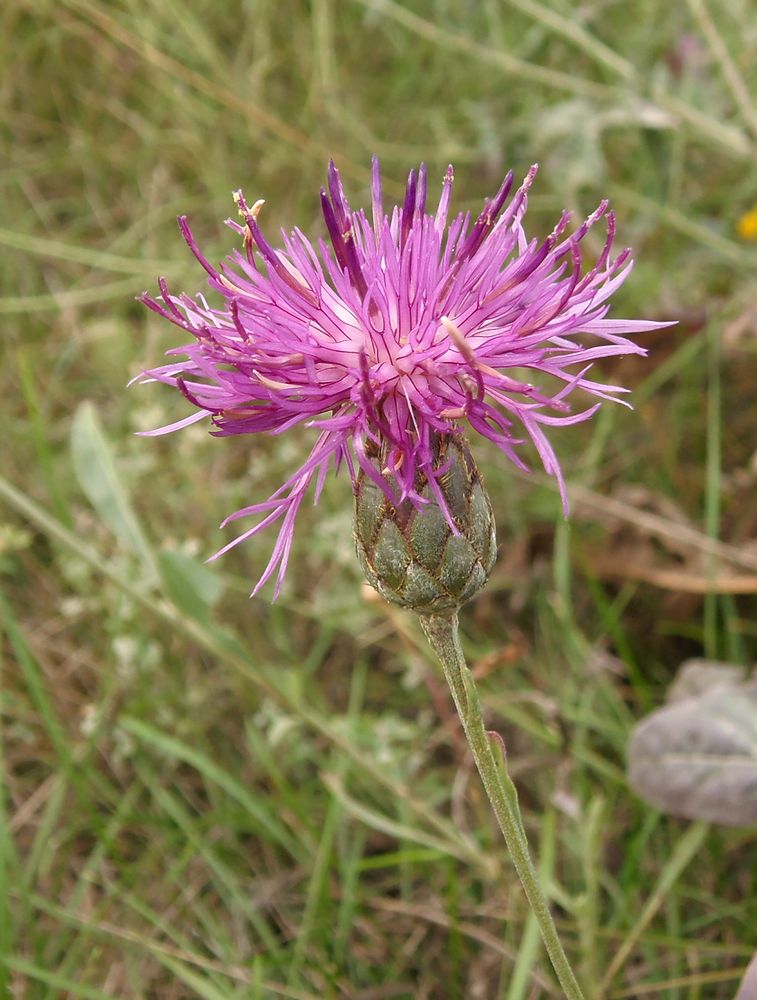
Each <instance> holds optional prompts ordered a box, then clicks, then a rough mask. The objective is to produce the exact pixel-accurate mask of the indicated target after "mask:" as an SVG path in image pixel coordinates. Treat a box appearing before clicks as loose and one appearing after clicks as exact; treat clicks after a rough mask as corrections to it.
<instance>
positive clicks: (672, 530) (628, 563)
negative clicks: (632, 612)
mask: <svg viewBox="0 0 757 1000" xmlns="http://www.w3.org/2000/svg"><path fill="white" fill-rule="evenodd" d="M618 504H621V505H623V507H626V508H633V509H635V510H636V511H638V512H639V513H640V514H644V513H646V514H647V515H648V520H649V523H647V520H645V519H644V518H643V517H639V518H638V519H637V520H636V522H635V523H629V521H628V520H627V519H621V518H619V517H618V516H617V515H616V512H615V507H616V506H617V505H618ZM599 519H600V520H601V521H602V522H603V523H604V524H605V525H606V527H607V529H608V535H609V537H608V539H607V543H606V544H604V545H602V546H596V547H593V548H591V549H588V550H587V551H586V553H585V558H586V561H587V563H588V565H589V567H590V569H591V571H592V572H593V573H594V574H596V576H597V577H599V578H600V579H603V580H623V581H625V580H638V581H641V582H643V583H649V584H652V586H655V587H659V588H660V589H661V590H670V591H675V592H678V593H685V594H708V593H719V594H755V593H757V573H754V572H743V571H739V570H737V569H735V568H734V564H738V562H740V563H741V564H742V565H743V563H744V562H747V564H748V565H751V563H752V559H755V560H756V561H757V551H755V552H754V555H753V557H752V558H749V557H750V555H751V553H750V551H749V546H744V547H743V548H742V550H741V553H740V555H741V558H740V559H739V560H738V562H737V560H736V559H734V560H733V562H731V560H730V559H728V558H727V554H729V553H727V549H726V547H725V546H723V545H722V543H721V544H720V545H719V547H718V548H719V550H718V551H715V550H711V551H707V550H706V547H705V546H703V545H700V544H694V543H693V539H694V536H695V535H698V534H699V532H697V529H696V528H695V527H694V526H693V525H692V524H690V523H689V522H688V520H687V518H686V516H685V515H684V514H683V512H682V511H681V510H679V508H678V507H677V506H676V505H675V504H674V503H672V501H671V500H669V499H668V498H666V497H660V496H657V495H656V494H654V493H652V492H651V491H650V490H648V489H646V488H645V487H643V486H632V487H624V488H622V489H621V490H619V491H618V493H617V494H616V496H615V497H613V498H608V500H607V504H606V507H605V510H604V511H603V512H600V513H599ZM663 519H664V521H663V523H664V524H667V526H668V530H667V531H661V530H659V525H658V523H657V522H658V521H662V520H663ZM702 537H704V536H702ZM707 541H709V539H707ZM745 555H746V556H747V559H746V560H744V556H745Z"/></svg>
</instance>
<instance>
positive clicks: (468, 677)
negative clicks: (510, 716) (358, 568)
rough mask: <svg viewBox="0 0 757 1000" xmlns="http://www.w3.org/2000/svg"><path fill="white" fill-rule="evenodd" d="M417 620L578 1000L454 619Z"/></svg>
mask: <svg viewBox="0 0 757 1000" xmlns="http://www.w3.org/2000/svg"><path fill="white" fill-rule="evenodd" d="M419 618H420V622H421V627H422V628H423V631H424V632H425V633H426V638H427V639H428V641H429V642H430V643H431V647H432V649H433V650H434V652H435V653H436V655H437V656H438V657H439V660H440V662H441V665H442V669H443V670H444V676H445V678H446V679H447V684H448V685H449V688H450V691H451V692H452V697H453V699H454V701H455V707H456V708H457V714H458V715H459V716H460V721H461V722H462V724H463V729H464V730H465V735H466V738H467V740H468V745H469V746H470V748H471V751H472V753H473V758H474V760H475V761H476V767H477V768H478V772H479V774H480V775H481V780H482V781H483V783H484V788H485V789H486V794H487V796H488V797H489V801H490V802H491V805H492V809H493V810H494V814H495V816H496V817H497V822H498V823H499V827H500V829H501V830H502V833H503V835H504V838H505V843H506V844H507V849H508V851H509V852H510V857H511V858H512V862H513V864H514V865H515V870H516V872H517V873H518V878H519V879H520V881H521V884H522V886H523V889H524V890H525V893H526V896H527V898H528V902H529V904H530V906H531V909H532V911H533V914H534V916H535V917H536V921H537V923H538V924H539V930H540V932H541V936H542V940H543V941H544V946H545V948H546V949H547V954H548V955H549V958H550V961H551V962H552V965H553V967H554V970H555V972H556V973H557V978H558V979H559V980H560V985H561V986H562V988H563V991H564V992H565V996H566V997H568V1000H583V994H582V992H581V988H580V986H579V985H578V982H577V981H576V977H575V976H574V974H573V970H572V969H571V967H570V964H569V962H568V959H567V957H566V955H565V952H564V951H563V947H562V945H561V944H560V939H559V937H558V936H557V928H556V927H555V924H554V921H553V920H552V914H551V913H550V911H549V905H548V903H547V899H546V896H545V895H544V893H543V891H542V889H541V886H540V885H539V877H538V875H537V872H536V869H535V867H534V863H533V861H532V860H531V855H530V854H529V851H528V841H527V839H526V832H525V830H524V828H523V821H522V819H521V814H520V808H519V806H518V793H517V791H516V789H515V785H514V784H513V782H512V780H511V778H510V775H509V774H508V773H507V762H506V760H505V755H504V754H497V757H495V755H494V753H493V751H492V746H491V742H490V738H489V736H488V734H487V732H486V729H485V728H484V720H483V718H482V716H481V705H480V703H479V700H478V691H477V690H476V685H475V683H474V681H473V676H472V674H471V672H470V670H469V669H468V666H467V664H466V662H465V656H464V654H463V650H462V647H461V646H460V639H459V636H458V630H457V613H456V612H454V613H453V614H451V615H448V616H447V615H428V616H427V615H419ZM497 758H499V761H498V760H497Z"/></svg>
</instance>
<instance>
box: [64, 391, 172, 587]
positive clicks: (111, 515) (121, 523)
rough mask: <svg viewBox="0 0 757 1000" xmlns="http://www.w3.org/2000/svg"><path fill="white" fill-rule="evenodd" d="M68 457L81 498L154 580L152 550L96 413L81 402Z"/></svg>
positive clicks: (72, 429)
mask: <svg viewBox="0 0 757 1000" xmlns="http://www.w3.org/2000/svg"><path fill="white" fill-rule="evenodd" d="M71 456H72V460H73V467H74V472H75V473H76V478H77V479H78V481H79V485H80V486H81V488H82V491H83V492H84V495H85V496H86V497H87V499H88V500H89V502H90V503H91V504H92V506H93V507H94V508H95V510H96V511H97V513H98V514H99V515H100V517H101V518H102V520H103V522H104V523H105V524H106V525H107V526H108V528H109V529H110V530H111V531H112V532H113V534H114V535H115V536H116V538H117V539H118V540H119V542H120V543H121V544H122V545H123V546H124V548H127V549H129V550H130V551H131V552H133V553H134V555H136V556H138V557H139V558H140V559H141V560H142V561H143V563H144V564H145V568H146V569H148V570H149V576H150V578H151V579H153V580H154V579H155V578H156V577H157V572H156V569H155V560H154V557H153V554H152V551H151V549H150V546H149V545H148V543H147V540H146V538H145V536H144V534H143V532H142V529H141V528H140V526H139V522H138V520H137V517H136V515H135V513H134V510H133V508H132V506H131V502H130V500H129V495H128V492H127V490H126V488H125V486H124V484H123V482H122V480H121V478H120V476H119V475H118V471H117V468H116V462H115V459H114V456H113V451H112V448H111V446H110V444H109V442H108V440H107V438H106V437H105V434H104V433H103V429H102V424H101V423H100V418H99V417H98V415H97V410H96V409H95V407H94V406H93V405H92V403H90V402H84V403H81V404H80V406H79V407H78V409H77V411H76V413H75V414H74V419H73V421H72V423H71Z"/></svg>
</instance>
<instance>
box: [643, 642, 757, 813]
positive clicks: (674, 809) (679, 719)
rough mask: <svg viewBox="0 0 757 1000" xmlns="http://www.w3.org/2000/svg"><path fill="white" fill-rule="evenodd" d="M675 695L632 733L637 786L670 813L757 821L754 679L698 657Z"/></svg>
mask: <svg viewBox="0 0 757 1000" xmlns="http://www.w3.org/2000/svg"><path fill="white" fill-rule="evenodd" d="M692 691H693V692H695V693H689V692H692ZM671 695H672V697H671V701H670V703H669V704H668V705H666V706H665V707H664V708H660V709H658V710H657V711H656V712H652V714H651V715H648V716H647V717H646V718H645V719H642V721H641V722H639V723H638V724H637V725H636V727H635V728H634V730H633V733H632V734H631V740H630V743H629V748H628V777H629V781H630V783H631V786H632V787H633V789H634V791H636V793H637V794H638V795H639V796H640V797H641V798H643V799H644V800H645V801H646V802H649V803H650V804H651V805H653V806H656V807H657V808H658V809H661V810H662V811H663V812H666V813H668V814H670V815H671V816H682V817H684V818H685V819H703V820H708V821H710V822H712V823H721V824H723V825H725V826H752V825H757V681H755V680H754V679H752V680H749V681H744V680H743V679H742V680H740V681H738V680H736V678H735V675H734V672H733V668H732V667H731V665H725V669H724V666H723V665H719V664H711V663H710V664H706V665H705V666H704V668H703V666H702V663H701V661H695V662H694V664H692V663H688V664H684V666H683V668H682V669H681V671H679V676H678V678H677V680H676V682H675V683H674V686H673V688H672V690H671Z"/></svg>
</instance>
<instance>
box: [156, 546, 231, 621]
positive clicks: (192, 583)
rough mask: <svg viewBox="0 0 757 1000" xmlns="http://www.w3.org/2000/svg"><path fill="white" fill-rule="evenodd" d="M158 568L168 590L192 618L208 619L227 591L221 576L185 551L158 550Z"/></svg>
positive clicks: (174, 600)
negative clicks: (214, 606)
mask: <svg viewBox="0 0 757 1000" xmlns="http://www.w3.org/2000/svg"><path fill="white" fill-rule="evenodd" d="M158 568H159V569H160V576H161V579H162V581H163V586H164V588H165V591H166V593H167V594H168V596H169V597H170V598H171V600H172V601H173V603H174V604H175V605H176V607H177V608H179V610H180V611H183V612H184V613H185V614H186V615H189V617H190V618H194V619H195V620H197V621H204V622H206V621H207V620H208V616H209V612H210V609H211V608H212V607H213V605H214V604H215V603H216V602H217V601H218V599H219V597H220V596H221V594H222V592H223V582H222V580H221V578H220V576H219V575H218V574H217V573H216V572H215V571H214V570H212V569H210V567H209V566H206V565H204V563H201V562H198V561H197V560H196V559H193V558H192V556H188V555H186V554H185V553H184V552H177V551H175V550H171V549H164V550H162V551H161V552H158Z"/></svg>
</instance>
